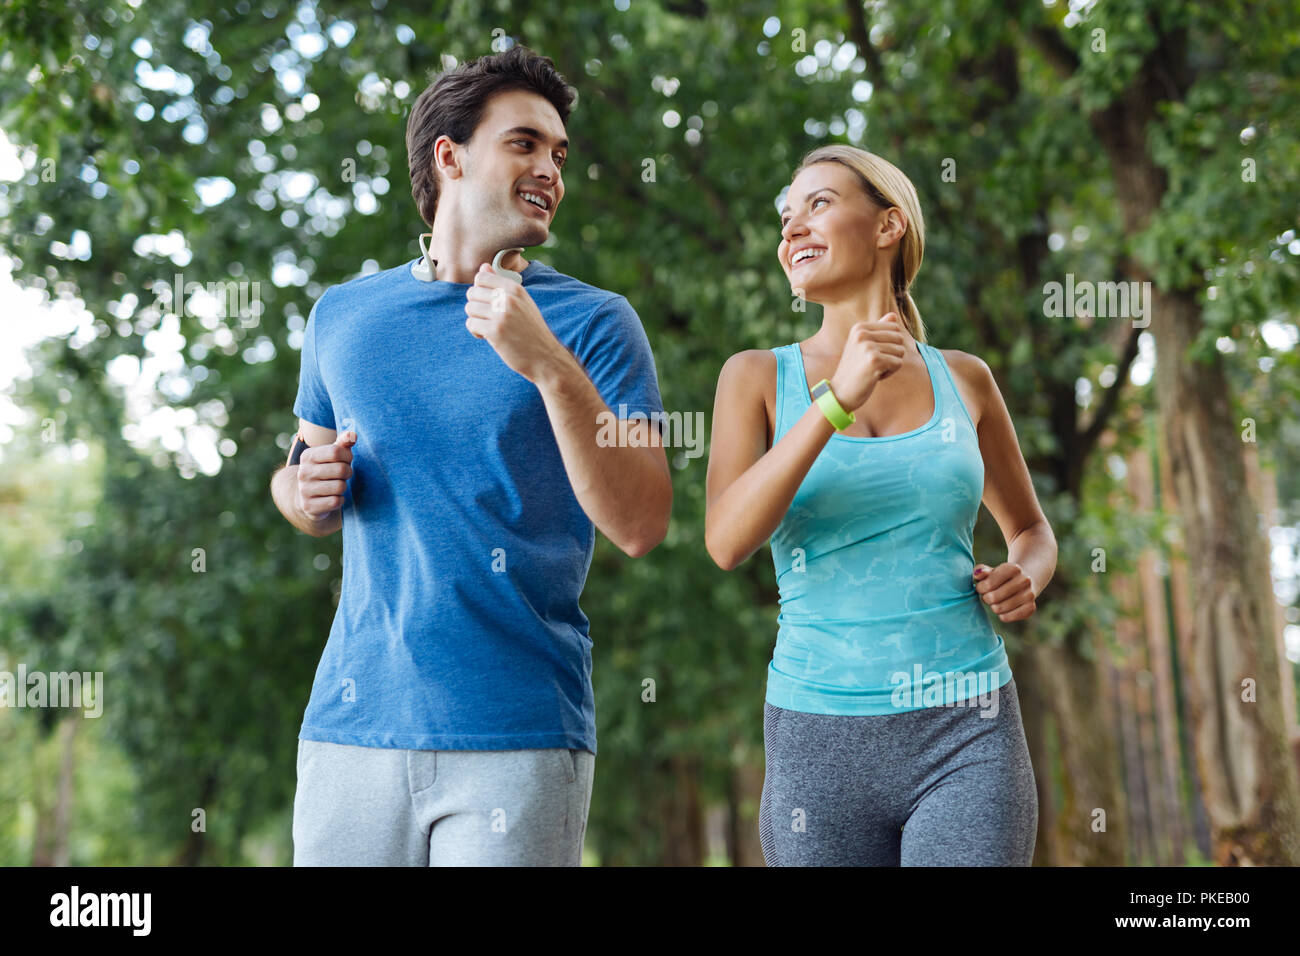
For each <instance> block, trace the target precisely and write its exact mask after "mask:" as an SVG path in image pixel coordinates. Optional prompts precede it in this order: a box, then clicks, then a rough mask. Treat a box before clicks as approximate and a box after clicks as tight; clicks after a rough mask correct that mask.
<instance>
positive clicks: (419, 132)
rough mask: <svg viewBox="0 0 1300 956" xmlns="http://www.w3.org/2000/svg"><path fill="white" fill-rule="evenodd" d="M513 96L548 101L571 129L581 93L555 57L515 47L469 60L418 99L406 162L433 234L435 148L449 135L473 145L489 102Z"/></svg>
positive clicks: (408, 134)
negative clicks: (519, 92) (507, 94)
mask: <svg viewBox="0 0 1300 956" xmlns="http://www.w3.org/2000/svg"><path fill="white" fill-rule="evenodd" d="M507 90H525V91H527V92H529V93H536V94H537V95H538V96H542V97H545V98H546V100H548V101H549V102H550V104H551V105H552V106H554V107H555V111H556V112H557V113H559V114H560V122H561V123H563V124H566V125H567V124H568V122H569V111H570V110H571V109H572V108H573V103H574V100H576V99H577V93H576V91H575V90H574V89H573V87H571V86H569V84H568V83H566V82H565V80H564V77H563V76H561V75H560V73H559V72H558V71H557V70H556V69H555V64H554V63H552V62H551V58H550V57H546V56H541V55H540V54H538V53H534V52H533V51H532V50H530V49H528V48H527V47H524V46H518V45H516V46H512V47H511V48H510V49H508V50H506V51H505V52H504V53H493V54H489V55H487V56H480V57H477V58H476V59H473V60H468V61H466V62H465V63H462V64H460V65H459V66H456V67H453V68H452V69H450V70H447V71H446V72H444V73H442V74H440V75H439V76H438V78H437V79H436V80H434V82H433V83H431V84H430V85H429V87H428V88H427V89H426V90H425V91H424V92H423V93H421V94H420V96H419V98H418V99H416V101H415V105H414V106H412V107H411V116H410V118H409V119H408V120H407V121H406V157H407V163H408V165H409V168H410V173H411V195H412V196H413V197H414V198H415V205H416V207H417V208H418V209H419V210H420V218H421V219H423V220H424V221H425V222H426V223H427V224H428V225H429V227H430V228H433V214H434V212H435V211H436V210H437V208H438V173H437V171H436V170H435V169H434V168H433V144H434V143H436V142H437V141H438V137H439V136H442V135H443V134H446V135H447V136H450V137H451V139H452V142H454V143H457V144H462V143H467V142H469V140H470V137H472V136H473V135H474V130H476V129H477V128H478V124H479V121H480V120H482V119H483V113H484V111H485V110H486V109H487V104H488V100H489V99H491V98H492V96H493V95H494V94H496V93H502V92H505V91H507Z"/></svg>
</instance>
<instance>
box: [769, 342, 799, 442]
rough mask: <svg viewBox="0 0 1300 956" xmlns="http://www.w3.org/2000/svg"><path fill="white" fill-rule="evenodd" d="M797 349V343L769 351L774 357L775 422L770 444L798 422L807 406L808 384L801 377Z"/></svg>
mask: <svg viewBox="0 0 1300 956" xmlns="http://www.w3.org/2000/svg"><path fill="white" fill-rule="evenodd" d="M798 348H799V343H798V342H794V343H792V344H790V345H782V346H778V347H777V348H774V349H772V350H771V351H772V352H773V353H774V354H775V355H776V422H775V424H774V425H773V428H772V431H773V438H772V444H776V442H778V441H779V440H780V439H781V436H782V435H784V434H785V433H786V430H787V429H789V428H790V427H791V426H792V425H794V423H795V422H797V421H798V420H799V416H800V415H802V414H803V411H804V406H806V405H807V404H808V397H807V395H806V394H805V392H806V391H807V388H808V383H807V380H805V379H804V377H803V366H802V363H800V361H799V355H798V353H797V351H796V350H797V349H798Z"/></svg>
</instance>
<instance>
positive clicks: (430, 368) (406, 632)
mask: <svg viewBox="0 0 1300 956" xmlns="http://www.w3.org/2000/svg"><path fill="white" fill-rule="evenodd" d="M417 261H418V260H417ZM410 266H411V263H405V264H403V265H402V266H399V267H397V268H394V269H388V270H386V271H383V272H378V273H375V274H373V275H368V276H362V277H360V278H357V279H353V280H351V281H349V282H345V283H343V284H341V285H338V286H334V287H332V288H330V289H328V290H327V291H326V292H325V294H324V295H323V296H321V298H320V299H319V300H318V301H317V302H316V305H315V307H314V308H313V309H312V311H311V316H310V317H309V320H308V322H307V326H306V329H305V330H304V334H303V345H302V356H301V359H302V364H301V372H300V376H299V386H298V395H297V399H296V401H295V403H294V413H295V414H297V415H298V416H299V417H301V418H303V419H305V420H307V421H309V422H313V423H315V424H317V425H321V426H323V427H325V428H332V429H336V430H340V431H341V430H343V428H342V426H346V425H348V424H351V426H352V427H353V428H354V429H355V431H356V433H357V444H356V445H355V446H354V448H353V456H354V458H353V463H352V468H353V473H352V477H351V479H350V480H349V482H348V491H347V494H346V496H345V499H344V504H343V514H342V517H343V583H342V592H341V596H340V599H339V603H338V609H337V611H336V613H335V616H334V622H333V626H332V628H331V630H330V634H329V640H328V642H327V643H326V645H325V649H324V653H323V654H322V656H321V659H320V664H319V667H318V668H317V671H316V679H315V683H314V684H313V687H312V693H311V699H310V701H309V702H308V704H307V710H306V713H305V715H304V717H303V723H302V729H301V731H300V733H299V737H300V738H301V739H303V740H318V741H325V742H328V743H336V744H352V745H357V746H366V747H390V748H399V749H413V750H515V749H541V748H569V749H574V750H587V751H590V752H591V753H593V754H594V753H595V752H596V726H595V704H594V698H593V694H592V686H591V639H590V637H589V635H588V621H587V616H586V615H585V614H584V613H583V611H582V609H581V608H580V607H579V605H578V597H579V594H580V593H581V591H582V587H583V584H584V583H585V581H586V577H587V571H588V569H589V568H590V565H591V556H592V549H593V546H594V543H595V528H594V526H593V525H592V523H591V521H590V519H588V518H587V516H586V514H585V513H584V512H583V510H582V508H581V507H580V506H579V504H578V501H577V498H576V497H575V496H574V493H573V489H572V486H571V485H570V483H569V480H568V476H567V473H566V472H565V469H564V463H563V461H562V460H561V457H560V450H559V447H558V446H557V444H556V439H555V434H554V432H553V431H552V429H551V425H550V420H549V418H548V416H547V413H546V408H545V405H544V404H543V402H542V398H541V393H540V392H539V391H538V389H537V387H536V386H535V385H533V384H532V383H531V382H529V381H528V380H527V379H525V378H523V377H522V376H521V375H518V374H517V373H515V372H514V371H513V370H511V369H510V368H509V367H508V366H507V365H506V364H505V363H504V362H503V361H502V360H501V358H500V357H499V356H498V355H497V354H496V352H495V351H494V350H493V348H492V346H491V345H490V344H489V343H488V342H487V341H486V340H483V339H478V338H475V337H474V336H473V335H471V334H470V332H469V331H468V330H467V329H466V328H465V311H464V306H465V295H466V292H467V290H468V289H469V288H470V286H469V284H467V283H452V282H441V281H435V282H422V281H420V280H419V279H416V278H415V277H414V276H412V275H411V272H410ZM523 284H524V288H525V289H526V290H527V291H528V293H529V295H531V296H532V298H533V300H534V301H535V302H536V303H537V306H538V308H539V309H540V311H541V313H542V315H543V317H544V318H545V320H546V323H547V325H548V326H549V327H550V328H551V330H552V331H553V332H554V333H555V335H556V337H557V338H558V339H559V341H560V342H561V343H563V344H564V346H565V347H566V348H568V349H569V350H570V351H571V352H572V353H573V354H574V356H575V357H576V358H577V359H578V361H579V362H580V363H581V364H582V366H583V367H584V369H585V370H586V372H587V374H588V376H589V377H590V378H591V380H592V382H593V384H594V385H595V387H596V389H597V391H598V392H599V393H600V395H601V397H602V398H603V399H604V401H605V403H606V404H607V405H608V406H610V407H611V408H612V409H613V410H614V411H615V412H616V413H617V412H619V408H618V406H619V404H620V403H622V404H625V405H626V406H627V409H626V411H627V412H628V413H634V412H644V413H645V414H646V415H647V416H653V415H654V413H656V412H662V410H663V405H662V403H661V400H660V396H659V387H658V382H657V379H656V371H655V364H654V358H653V356H652V355H651V352H650V346H649V342H648V341H647V339H646V335H645V331H644V329H643V328H642V325H641V321H640V319H639V318H638V317H637V314H636V312H635V311H633V309H632V307H631V306H630V305H629V304H628V302H627V300H626V299H624V298H623V297H622V296H620V295H616V294H614V293H611V292H608V291H605V290H603V289H598V288H595V287H593V286H590V285H587V284H586V283H583V282H580V281H578V280H577V279H574V278H571V277H570V276H567V275H563V274H562V273H559V272H557V271H556V270H554V269H552V268H551V267H549V266H547V265H544V264H542V263H540V262H538V261H536V260H533V261H531V262H530V263H529V265H528V267H527V268H526V269H525V270H524V271H523Z"/></svg>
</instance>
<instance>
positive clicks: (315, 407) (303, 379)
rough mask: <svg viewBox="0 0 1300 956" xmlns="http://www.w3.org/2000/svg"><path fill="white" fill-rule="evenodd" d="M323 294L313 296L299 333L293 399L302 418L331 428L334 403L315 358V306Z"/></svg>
mask: <svg viewBox="0 0 1300 956" xmlns="http://www.w3.org/2000/svg"><path fill="white" fill-rule="evenodd" d="M324 298H325V297H324V296H321V298H320V299H317V300H316V304H315V305H313V306H312V307H311V314H310V315H309V316H307V328H306V330H304V332H303V335H302V355H301V365H300V367H299V370H298V397H297V398H295V399H294V402H293V413H294V414H295V415H297V416H298V417H299V418H301V419H302V420H303V421H308V422H311V423H312V424H313V425H319V426H320V427H321V428H329V429H333V428H334V406H333V404H332V403H331V402H330V396H329V392H328V391H327V390H326V388H325V382H324V380H323V379H321V375H320V363H319V362H318V361H317V359H316V310H317V309H318V308H319V307H320V304H321V302H322V301H323V300H324Z"/></svg>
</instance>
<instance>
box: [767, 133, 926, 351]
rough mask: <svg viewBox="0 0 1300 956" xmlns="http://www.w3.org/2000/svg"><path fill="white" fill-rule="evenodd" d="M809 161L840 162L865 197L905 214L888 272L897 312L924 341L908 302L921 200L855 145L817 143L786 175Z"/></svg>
mask: <svg viewBox="0 0 1300 956" xmlns="http://www.w3.org/2000/svg"><path fill="white" fill-rule="evenodd" d="M813 163H840V164H841V165H843V166H847V167H848V168H849V169H851V170H853V171H854V172H855V173H857V174H858V178H859V179H860V180H861V181H862V187H863V189H864V190H865V191H866V194H867V198H869V199H870V200H871V201H872V202H873V203H875V204H876V205H877V206H879V207H880V208H881V209H888V208H890V207H891V206H897V207H898V208H899V209H901V210H902V211H903V215H904V216H906V217H907V228H906V230H905V231H904V233H903V236H902V238H901V239H899V241H898V254H897V255H896V256H894V264H893V269H892V271H891V275H890V286H891V287H892V289H893V292H894V300H895V301H896V302H897V303H898V314H899V315H900V316H901V317H902V319H903V323H904V324H905V325H906V326H907V330H908V331H909V332H911V333H912V337H913V338H914V339H916V340H917V341H918V342H924V341H925V323H923V322H922V321H921V313H920V312H919V311H917V308H916V303H915V302H913V301H912V293H911V291H910V290H911V287H912V280H913V279H915V278H916V273H917V272H918V271H920V268H921V259H922V257H923V256H924V255H925V220H924V219H923V218H922V217H921V202H920V200H919V199H917V198H916V187H915V186H913V185H912V181H911V180H910V179H908V178H907V177H906V176H905V175H903V171H902V170H901V169H899V168H898V167H897V166H895V165H894V164H893V163H891V162H889V161H888V160H884V159H881V158H880V157H879V156H877V155H876V154H875V153H869V152H867V151H866V150H865V149H858V148H857V147H856V146H846V145H843V144H840V143H836V144H833V145H830V146H819V147H818V148H817V149H814V150H813V151H812V152H810V153H809V154H808V155H807V156H805V157H804V158H803V161H802V162H800V164H799V168H798V169H796V170H795V171H794V176H791V177H790V181H791V182H793V181H794V178H795V176H798V175H799V174H800V173H801V172H803V171H804V170H805V169H807V168H808V167H809V166H811V165H812V164H813Z"/></svg>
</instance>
